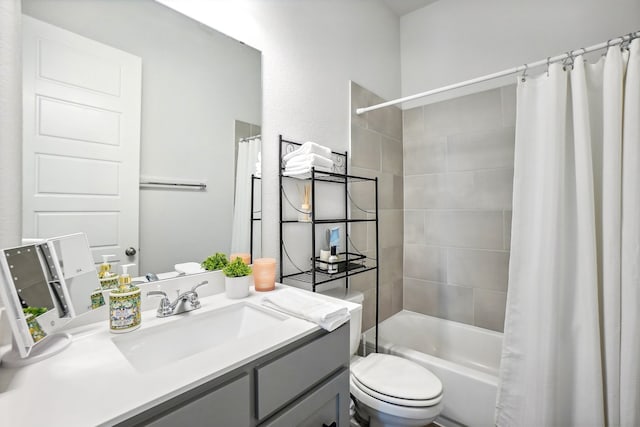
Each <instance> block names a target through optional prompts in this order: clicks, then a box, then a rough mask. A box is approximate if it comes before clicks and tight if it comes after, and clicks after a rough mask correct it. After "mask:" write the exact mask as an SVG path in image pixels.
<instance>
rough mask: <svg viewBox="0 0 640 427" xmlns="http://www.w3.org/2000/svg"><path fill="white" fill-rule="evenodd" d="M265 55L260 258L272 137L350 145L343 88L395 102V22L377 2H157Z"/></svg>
mask: <svg viewBox="0 0 640 427" xmlns="http://www.w3.org/2000/svg"><path fill="white" fill-rule="evenodd" d="M158 1H160V2H161V3H164V4H166V5H168V6H170V7H172V8H174V9H176V10H178V11H180V12H182V13H184V14H186V15H188V16H191V17H192V18H194V19H197V20H199V21H201V22H203V23H205V24H207V25H210V26H211V27H213V28H215V29H217V30H219V31H222V32H224V33H226V34H228V35H230V36H231V37H234V38H236V39H238V40H241V41H243V42H245V43H247V44H249V45H251V46H253V47H256V48H257V49H260V50H261V51H262V54H263V61H262V73H263V74H262V81H263V116H262V117H263V121H262V123H263V127H262V133H263V154H262V164H263V166H262V167H263V193H262V196H263V235H262V237H263V242H262V243H263V252H262V253H263V255H264V256H277V255H278V252H279V235H278V178H277V170H278V158H277V157H278V155H277V152H278V147H277V136H278V134H280V133H281V134H283V135H285V136H286V137H288V138H290V139H294V140H302V141H306V140H314V141H317V142H319V143H322V144H325V145H328V146H329V147H331V148H332V149H335V150H346V149H348V144H349V135H350V129H349V109H348V108H349V107H348V106H349V80H354V81H356V82H358V83H359V84H361V85H363V86H364V87H366V88H368V89H370V90H372V91H373V92H376V93H377V94H379V95H380V96H382V97H384V98H395V97H397V96H399V95H400V66H399V64H400V39H399V33H400V31H399V19H398V18H397V17H396V16H395V15H394V14H393V13H392V12H391V11H390V10H389V9H388V8H387V6H385V5H384V4H383V3H382V1H380V0H375V1H371V0H323V1H311V0H279V1H264V0H234V1H230V0H226V1H210V0H208V1H207V0H158Z"/></svg>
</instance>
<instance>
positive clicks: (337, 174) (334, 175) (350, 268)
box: [252, 135, 380, 351]
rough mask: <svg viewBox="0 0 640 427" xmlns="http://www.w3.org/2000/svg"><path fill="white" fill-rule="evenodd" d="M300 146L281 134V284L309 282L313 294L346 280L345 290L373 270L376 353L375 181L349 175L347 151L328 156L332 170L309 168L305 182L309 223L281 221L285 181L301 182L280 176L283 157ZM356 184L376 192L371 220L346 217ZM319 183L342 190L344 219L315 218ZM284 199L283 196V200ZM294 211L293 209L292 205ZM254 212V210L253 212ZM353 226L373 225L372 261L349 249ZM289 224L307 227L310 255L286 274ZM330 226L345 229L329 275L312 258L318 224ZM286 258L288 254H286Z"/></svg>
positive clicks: (376, 220) (319, 261)
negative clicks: (306, 265)
mask: <svg viewBox="0 0 640 427" xmlns="http://www.w3.org/2000/svg"><path fill="white" fill-rule="evenodd" d="M301 145H302V144H301V143H299V142H294V141H290V140H286V139H284V138H283V137H282V135H280V137H279V158H280V172H279V174H278V175H279V186H280V192H279V195H280V196H279V199H280V282H281V283H285V280H288V279H289V280H295V281H298V282H302V283H308V284H310V285H311V289H312V290H313V292H316V289H317V287H318V286H320V285H323V284H326V283H330V282H334V281H336V280H341V279H344V280H345V287H347V288H348V287H349V279H350V278H351V277H352V276H355V275H357V274H362V273H365V272H367V271H372V270H373V271H375V277H376V279H375V280H376V351H377V348H378V338H377V337H378V330H377V328H378V320H379V315H378V313H379V307H378V305H379V299H380V298H379V296H380V295H379V293H380V287H379V281H380V273H379V269H378V256H379V255H378V254H379V239H378V178H377V177H376V178H368V177H362V176H355V175H350V174H349V173H348V167H347V158H348V152H346V151H345V152H344V153H337V152H333V151H332V153H331V156H332V160H333V161H334V169H333V171H332V172H321V171H318V170H315V169H314V168H311V171H310V173H309V177H308V178H306V179H305V180H306V181H307V182H309V183H310V184H311V212H310V216H311V220H310V221H309V222H306V221H304V222H302V221H300V220H298V219H286V218H284V199H287V200H288V197H287V195H286V194H285V188H284V180H287V179H295V180H300V178H299V177H295V178H294V177H288V176H286V175H284V174H283V172H284V169H285V165H284V161H283V160H282V159H283V156H284V155H285V154H287V153H289V152H292V151H294V150H295V149H297V148H299V147H300V146H301ZM356 182H370V183H372V184H373V187H374V188H373V191H374V193H375V210H374V212H373V218H350V217H349V214H350V212H349V184H351V183H356ZM318 183H332V184H335V185H336V186H337V187H342V189H343V197H344V200H343V203H344V205H343V206H344V212H345V215H344V217H340V218H318V217H317V216H316V184H318ZM283 196H284V197H283ZM292 207H293V208H294V209H297V208H295V206H292ZM252 212H253V211H252ZM354 223H374V224H375V236H376V238H375V258H370V257H367V256H366V255H364V254H361V253H358V252H356V251H352V250H351V249H350V239H349V224H354ZM289 224H309V225H308V227H309V228H310V230H309V233H310V234H311V252H310V256H309V261H310V265H309V268H308V269H297V270H298V271H294V272H285V271H284V269H285V262H284V255H285V240H286V236H285V235H286V234H287V232H286V231H285V228H286V227H285V226H287V225H289ZM323 224H324V225H331V224H343V225H344V229H345V234H346V236H345V239H344V251H343V252H341V253H340V254H339V255H340V259H341V260H340V261H339V262H338V272H337V273H333V274H330V273H328V272H327V271H324V270H322V269H320V268H319V264H321V263H324V264H328V263H327V262H326V261H321V260H320V259H319V257H318V256H316V255H315V248H316V239H317V234H318V232H317V230H316V226H317V225H323ZM287 257H288V254H287ZM367 260H373V261H375V265H373V266H371V265H367V264H366V261H367Z"/></svg>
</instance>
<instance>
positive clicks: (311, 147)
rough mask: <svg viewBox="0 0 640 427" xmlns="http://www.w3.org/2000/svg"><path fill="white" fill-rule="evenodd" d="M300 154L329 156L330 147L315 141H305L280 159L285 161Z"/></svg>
mask: <svg viewBox="0 0 640 427" xmlns="http://www.w3.org/2000/svg"><path fill="white" fill-rule="evenodd" d="M301 154H319V155H321V156H322V157H326V158H328V159H329V158H331V149H329V148H327V147H325V146H324V145H320V144H316V143H315V142H311V141H307V142H305V143H304V144H302V145H301V146H300V148H298V149H296V150H294V151H292V152H290V153H288V154H285V156H284V157H283V158H282V160H283V161H284V162H285V163H286V162H287V161H288V160H289V159H291V158H292V157H295V156H299V155H301Z"/></svg>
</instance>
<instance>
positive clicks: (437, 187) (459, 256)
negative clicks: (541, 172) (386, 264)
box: [403, 85, 515, 331]
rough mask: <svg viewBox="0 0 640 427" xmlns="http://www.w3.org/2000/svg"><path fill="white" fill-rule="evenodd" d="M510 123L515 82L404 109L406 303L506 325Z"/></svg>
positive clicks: (459, 318)
mask: <svg viewBox="0 0 640 427" xmlns="http://www.w3.org/2000/svg"><path fill="white" fill-rule="evenodd" d="M514 126H515V86H513V85H511V86H507V87H504V88H498V89H493V90H489V91H486V92H480V93H477V94H472V95H467V96H464V97H460V98H456V99H452V100H448V101H443V102H439V103H435V104H430V105H425V106H422V107H417V108H413V109H409V110H405V111H404V114H403V131H404V208H405V210H404V305H403V306H404V308H405V309H408V310H412V311H417V312H420V313H425V314H428V315H433V316H437V317H441V318H445V319H450V320H455V321H459V322H463V323H468V324H472V325H476V326H480V327H484V328H488V329H493V330H496V331H502V330H503V324H504V312H505V303H506V295H507V279H508V265H509V242H510V230H511V227H510V224H511V200H512V187H513V150H514V139H515V130H514V129H515V128H514Z"/></svg>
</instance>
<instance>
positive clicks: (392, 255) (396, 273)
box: [367, 246, 403, 284]
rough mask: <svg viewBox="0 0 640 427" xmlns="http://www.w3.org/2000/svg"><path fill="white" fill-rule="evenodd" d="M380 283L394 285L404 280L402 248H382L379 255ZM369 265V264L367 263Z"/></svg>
mask: <svg viewBox="0 0 640 427" xmlns="http://www.w3.org/2000/svg"><path fill="white" fill-rule="evenodd" d="M378 257H379V258H378V265H379V267H380V268H379V270H380V271H379V275H380V283H381V284H383V283H384V284H387V283H393V282H395V281H396V280H401V279H402V258H403V251H402V247H401V246H398V247H392V248H380V253H379V255H378ZM367 264H369V262H368V261H367Z"/></svg>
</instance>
